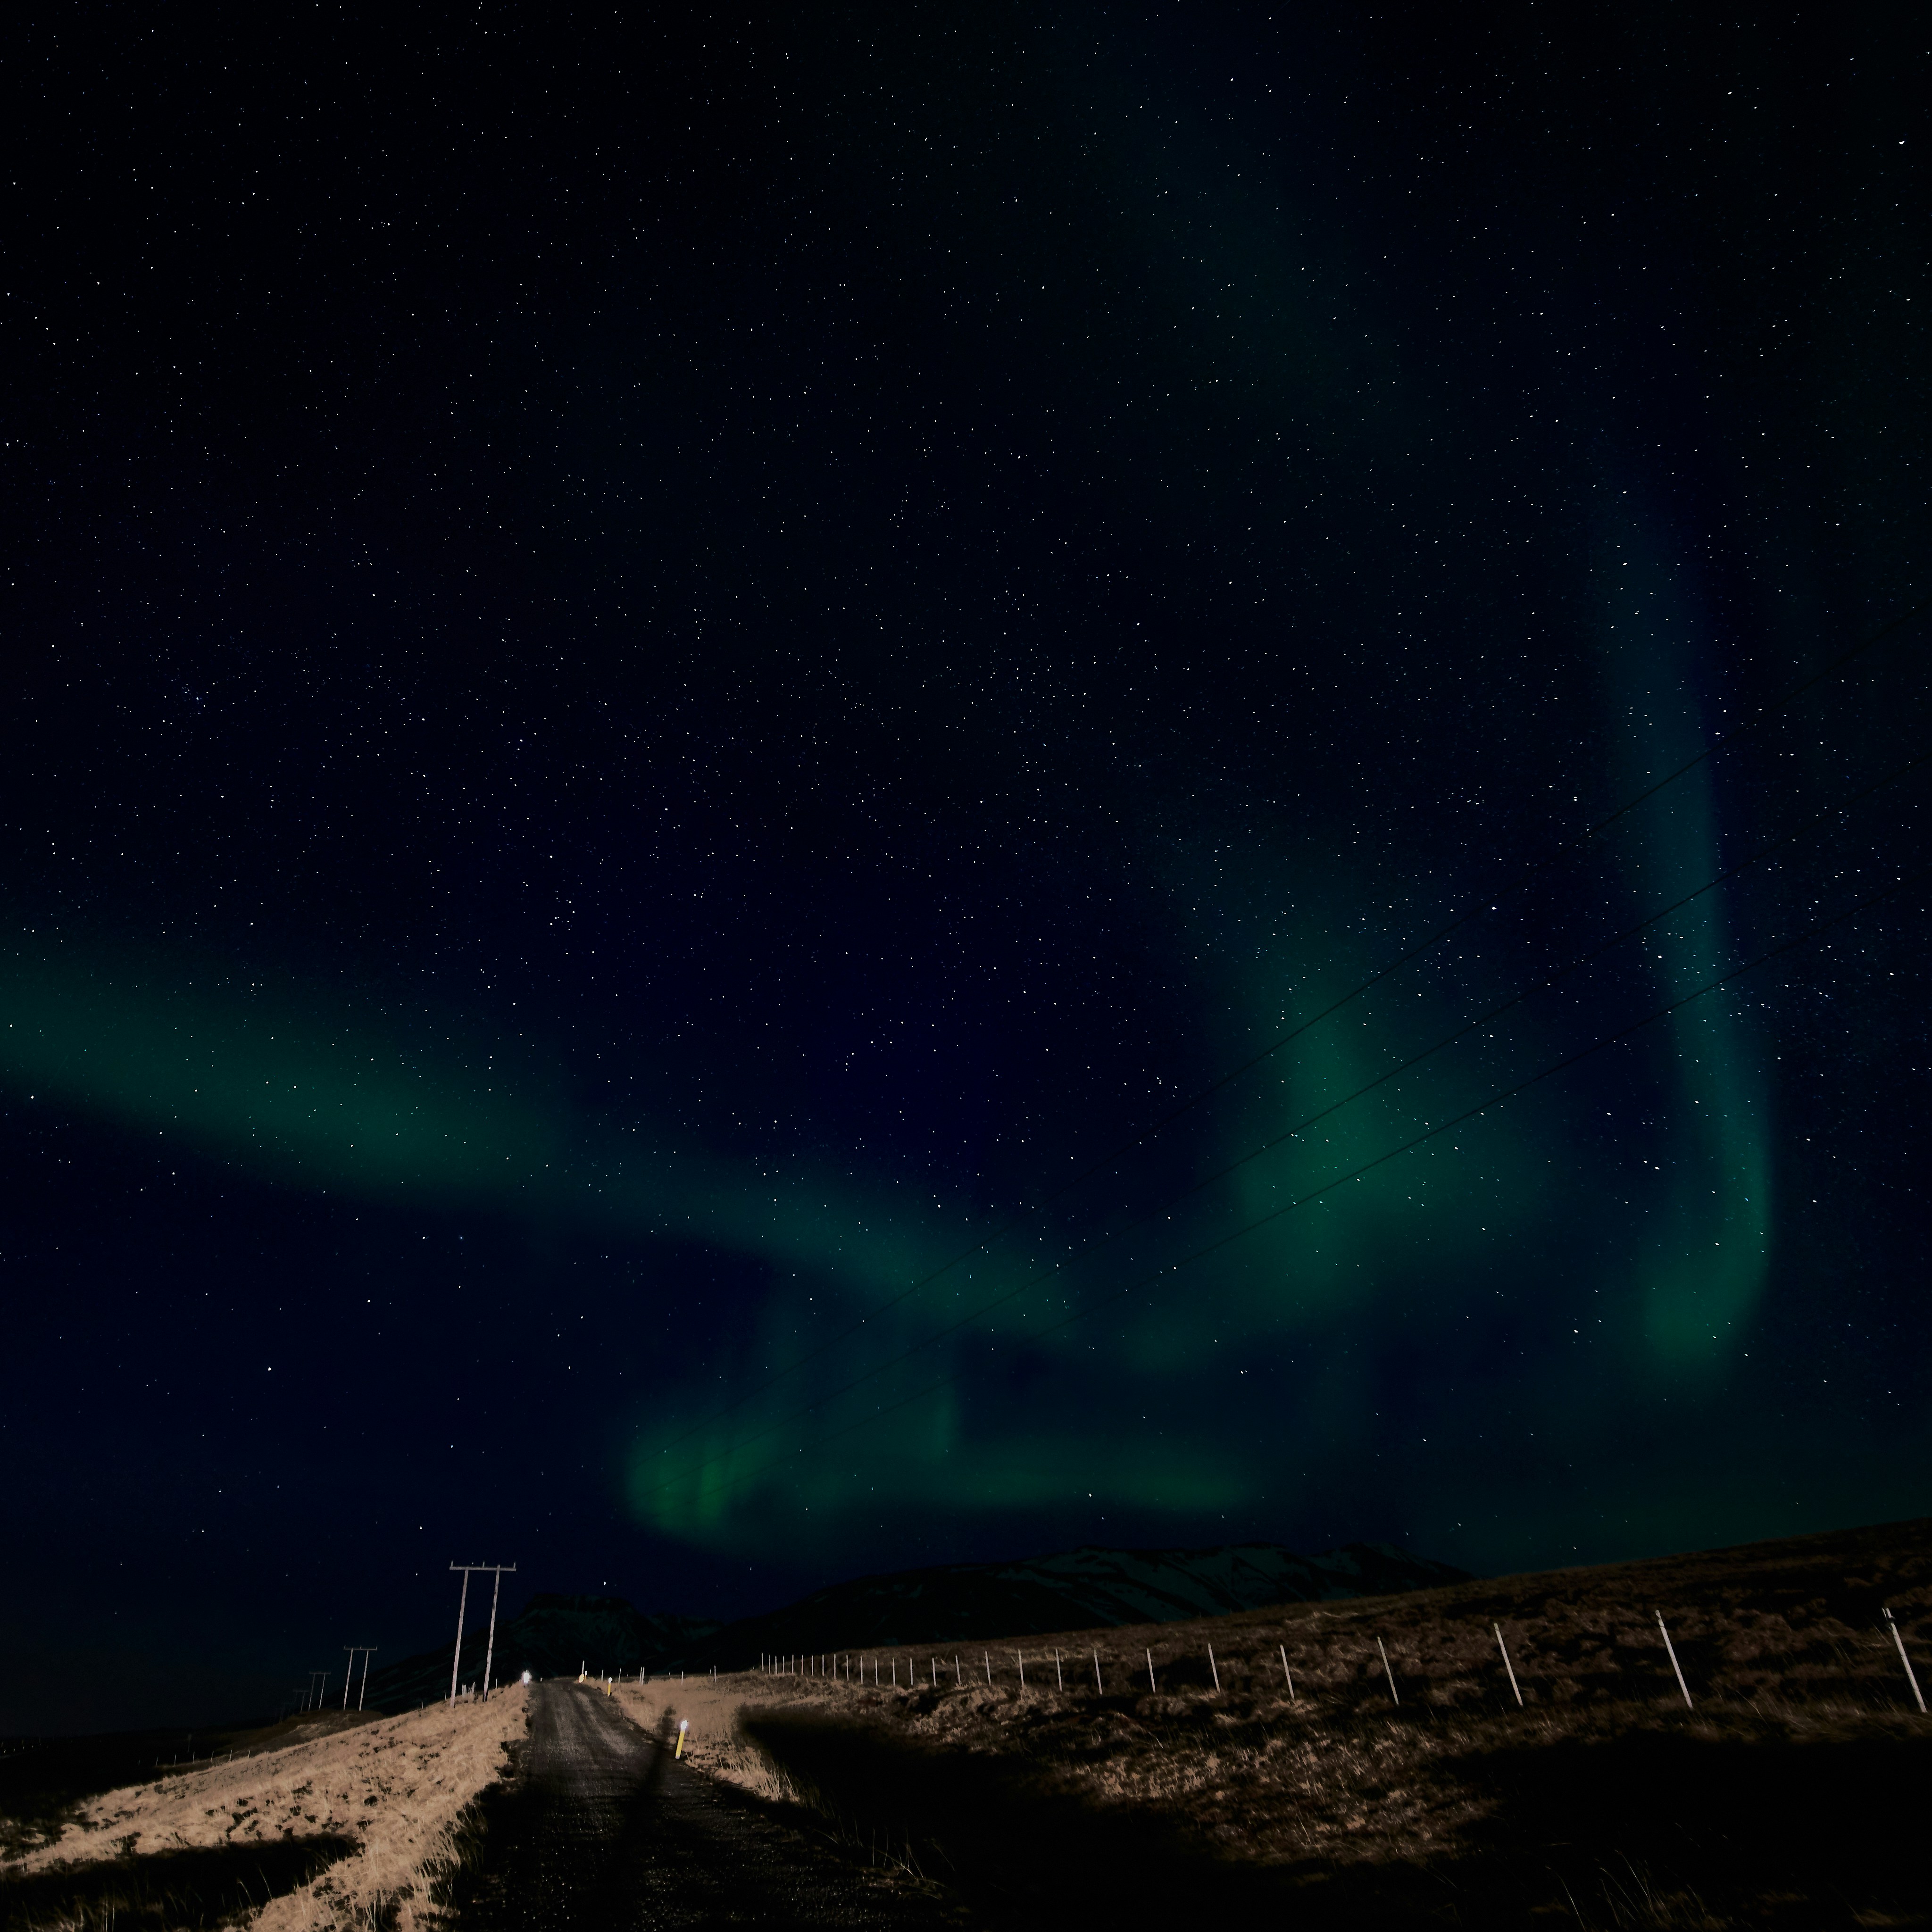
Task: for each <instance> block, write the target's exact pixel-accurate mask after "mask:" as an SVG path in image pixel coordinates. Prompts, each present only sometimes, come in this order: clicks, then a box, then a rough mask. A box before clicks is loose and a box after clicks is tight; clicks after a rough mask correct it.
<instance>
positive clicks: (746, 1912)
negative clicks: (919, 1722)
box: [452, 1684, 961, 1932]
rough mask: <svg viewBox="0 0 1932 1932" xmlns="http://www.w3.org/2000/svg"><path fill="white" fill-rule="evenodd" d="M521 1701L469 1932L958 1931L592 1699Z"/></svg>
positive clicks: (573, 1692)
mask: <svg viewBox="0 0 1932 1932" xmlns="http://www.w3.org/2000/svg"><path fill="white" fill-rule="evenodd" d="M530 1695H531V1709H530V1730H529V1738H528V1739H527V1741H526V1742H525V1743H524V1744H523V1746H522V1747H521V1748H520V1752H519V1757H520V1763H519V1767H518V1771H517V1775H516V1776H515V1777H514V1778H513V1779H512V1781H511V1783H510V1784H508V1785H507V1786H505V1787H502V1789H500V1790H498V1791H496V1792H495V1793H491V1794H490V1796H488V1797H487V1799H485V1801H484V1815H485V1819H486V1823H485V1827H484V1836H483V1842H482V1845H481V1855H480V1858H479V1860H478V1863H477V1864H475V1866H474V1867H472V1869H470V1870H469V1871H467V1872H466V1873H464V1874H463V1877H462V1878H461V1879H460V1881H459V1882H458V1885H457V1887H456V1891H455V1898H454V1900H453V1901H452V1902H453V1903H454V1904H455V1908H456V1916H457V1921H458V1924H459V1926H460V1927H461V1928H462V1932H659V1928H666V1932H670V1928H678V1932H682V1928H684V1927H709V1926H726V1925H730V1926H740V1925H766V1926H819V1925H823V1926H841V1927H892V1928H898V1927H920V1928H926V1927H938V1926H941V1925H948V1926H954V1927H956V1926H958V1925H959V1924H960V1923H961V1921H960V1919H959V1917H958V1916H957V1915H956V1914H954V1913H953V1912H949V1911H947V1909H945V1908H944V1907H942V1906H940V1905H938V1904H937V1903H934V1902H932V1901H931V1900H928V1899H927V1898H926V1897H924V1896H923V1895H922V1894H918V1893H916V1892H913V1891H909V1890H907V1889H905V1888H898V1887H896V1886H895V1885H894V1884H893V1883H892V1882H890V1881H889V1879H887V1878H886V1876H883V1875H881V1874H877V1873H872V1872H871V1871H868V1870H866V1869H865V1867H862V1866H859V1865H856V1864H853V1863H849V1862H847V1861H845V1860H844V1859H842V1858H840V1857H838V1855H836V1853H835V1852H833V1851H832V1849H831V1848H830V1847H829V1846H826V1845H825V1844H823V1843H820V1842H818V1841H815V1840H814V1839H813V1838H810V1837H808V1836H807V1835H805V1834H804V1833H802V1832H795V1831H793V1830H791V1829H789V1828H788V1827H787V1826H784V1825H783V1824H781V1823H778V1821H776V1820H774V1819H772V1818H771V1817H769V1816H767V1815H766V1814H764V1813H763V1812H762V1811H760V1808H758V1807H757V1805H754V1803H753V1802H751V1801H750V1800H749V1799H745V1798H743V1797H742V1796H739V1794H738V1793H736V1792H733V1791H732V1790H730V1789H729V1788H728V1787H720V1786H719V1785H718V1784H715V1783H714V1782H713V1781H711V1780H710V1779H709V1778H706V1777H704V1776H703V1775H702V1774H701V1773H700V1772H694V1771H693V1770H692V1769H691V1768H690V1767H689V1766H686V1765H682V1764H679V1763H676V1761H675V1760H673V1757H672V1756H671V1754H670V1751H669V1750H668V1749H667V1748H663V1747H661V1746H660V1745H658V1743H657V1742H655V1740H654V1739H652V1738H650V1737H649V1736H646V1734H645V1733H643V1731H641V1730H639V1729H638V1728H637V1726H636V1725H635V1724H632V1723H631V1721H629V1720H628V1718H625V1716H624V1715H623V1714H622V1712H621V1711H620V1710H619V1709H618V1708H617V1706H616V1704H615V1703H613V1701H612V1700H610V1699H609V1698H607V1697H605V1696H604V1694H602V1692H601V1691H599V1690H597V1689H595V1688H590V1687H588V1686H584V1685H575V1684H541V1685H535V1686H533V1687H532V1691H531V1694H530Z"/></svg>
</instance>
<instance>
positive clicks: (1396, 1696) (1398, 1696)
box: [1376, 1632, 1402, 1704]
mask: <svg viewBox="0 0 1932 1932" xmlns="http://www.w3.org/2000/svg"><path fill="white" fill-rule="evenodd" d="M1376 1649H1378V1650H1379V1651H1380V1652H1382V1668H1383V1670H1385V1671H1387V1672H1388V1681H1389V1697H1390V1698H1391V1700H1392V1701H1394V1703H1398V1704H1400V1703H1401V1702H1402V1693H1401V1692H1400V1691H1398V1690H1397V1688H1395V1670H1394V1666H1393V1665H1391V1664H1390V1662H1389V1661H1388V1645H1387V1644H1385V1643H1383V1641H1382V1637H1381V1634H1380V1633H1379V1632H1378V1633H1377V1634H1376Z"/></svg>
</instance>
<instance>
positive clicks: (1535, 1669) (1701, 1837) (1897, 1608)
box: [664, 1522, 1932, 1928]
mask: <svg viewBox="0 0 1932 1932" xmlns="http://www.w3.org/2000/svg"><path fill="white" fill-rule="evenodd" d="M1887 1606H1888V1607H1890V1608H1891V1610H1893V1612H1894V1614H1895V1616H1896V1617H1897V1621H1898V1626H1899V1628H1900V1631H1902V1633H1903V1636H1904V1639H1905V1641H1906V1646H1907V1649H1908V1651H1909V1652H1910V1653H1911V1654H1912V1656H1913V1658H1914V1659H1915V1662H1916V1663H1917V1664H1918V1667H1919V1670H1920V1679H1921V1685H1924V1686H1925V1688H1927V1690H1928V1691H1932V1523H1924V1522H1919V1523H1904V1524H1895V1525H1891V1526H1885V1527H1882V1528H1879V1529H1867V1530H1861V1531H1857V1532H1848V1533H1846V1534H1843V1535H1830V1536H1823V1537H1814V1538H1802V1539H1796V1540H1793V1541H1785V1542H1780V1543H1775V1544H1758V1545H1754V1546H1751V1547H1746V1548H1743V1549H1739V1550H1720V1551H1712V1552H1708V1553H1702V1554H1699V1555H1696V1556H1684V1557H1675V1558H1669V1559H1660V1560H1658V1561H1655V1562H1642V1563H1631V1564H1624V1565H1614V1566H1610V1567H1607V1568H1597V1569H1584V1570H1571V1571H1556V1572H1552V1573H1549V1574H1543V1575H1538V1576H1531V1577H1511V1578H1506V1579H1502V1580H1491V1581H1487V1582H1478V1583H1462V1584H1458V1585H1456V1586H1451V1587H1449V1588H1446V1589H1439V1590H1434V1591H1430V1592H1419V1593H1415V1594H1412V1595H1403V1596H1400V1597H1397V1598H1383V1599H1380V1600H1373V1601H1358V1602H1352V1603H1348V1604H1341V1605H1334V1604H1327V1605H1312V1604H1310V1605H1295V1606H1292V1607H1282V1608H1280V1609H1277V1610H1272V1611H1259V1612H1249V1613H1242V1614H1239V1615H1236V1616H1229V1617H1226V1618H1220V1619H1212V1620H1203V1621H1201V1622H1196V1623H1189V1624H1173V1623H1166V1624H1161V1625H1149V1626H1147V1627H1145V1628H1140V1629H1136V1630H1125V1629H1110V1630H1106V1631H1068V1632H1064V1633H1062V1634H1061V1635H1059V1636H1058V1637H1047V1638H1039V1637H1032V1638H1028V1639H1025V1640H1016V1641H1014V1642H1010V1643H1002V1642H1000V1641H998V1640H988V1641H986V1642H983V1643H980V1644H978V1645H975V1646H971V1647H970V1648H968V1647H967V1646H958V1647H956V1649H955V1647H949V1648H948V1649H947V1651H946V1652H945V1654H944V1657H943V1658H941V1657H939V1656H938V1655H936V1653H935V1651H934V1649H932V1648H930V1647H929V1648H924V1649H900V1650H897V1651H884V1652H865V1653H864V1654H863V1655H864V1658H865V1672H866V1676H867V1677H868V1679H869V1678H870V1676H871V1666H872V1664H873V1663H874V1662H875V1661H876V1662H877V1664H878V1665H879V1667H880V1677H881V1678H882V1679H883V1688H879V1689H874V1688H872V1687H871V1684H870V1682H868V1683H867V1685H866V1687H865V1688H864V1689H863V1690H861V1689H859V1688H858V1687H857V1684H856V1673H855V1675H854V1676H853V1678H851V1679H848V1678H847V1676H846V1675H845V1670H844V1659H843V1658H840V1659H839V1660H838V1666H839V1674H838V1676H837V1678H836V1679H829V1678H820V1677H817V1676H812V1675H807V1676H804V1677H801V1678H797V1679H781V1680H778V1681H776V1682H772V1681H770V1680H766V1681H764V1682H759V1681H757V1680H742V1679H741V1680H738V1682H736V1684H735V1685H724V1686H721V1693H720V1695H721V1697H735V1698H736V1700H737V1701H738V1703H739V1705H740V1706H741V1707H742V1708H741V1709H740V1711H739V1719H738V1721H739V1725H740V1727H741V1730H742V1735H743V1736H745V1737H746V1738H747V1739H748V1740H749V1741H750V1742H752V1743H753V1744H754V1745H756V1746H757V1748H758V1750H759V1751H760V1752H761V1753H762V1754H763V1758H764V1760H765V1762H766V1767H767V1769H768V1772H769V1776H770V1777H771V1778H775V1779H776V1780H777V1781H778V1783H779V1784H781V1787H783V1788H785V1789H787V1790H790V1793H792V1794H793V1796H795V1797H796V1798H797V1799H799V1801H800V1802H805V1803H807V1804H809V1805H811V1806H812V1807H814V1808H816V1809H817V1811H820V1814H823V1815H824V1816H826V1817H830V1818H832V1819H835V1820H838V1821H839V1822H840V1823H841V1827H842V1829H847V1830H848V1831H849V1832H852V1833H853V1834H855V1835H857V1836H859V1837H860V1838H866V1839H869V1841H871V1842H875V1843H890V1844H892V1846H895V1847H896V1848H897V1855H900V1856H901V1857H903V1858H904V1859H906V1860H907V1861H908V1862H909V1863H910V1864H913V1865H915V1866H916V1867H918V1868H919V1869H920V1870H924V1871H926V1872H927V1873H929V1874H931V1875H932V1876H935V1877H936V1878H940V1879H944V1881H945V1882H947V1883H949V1884H950V1885H953V1886H954V1887H955V1888H957V1889H958V1890H959V1891H961V1892H962V1894H964V1895H965V1897H967V1898H968V1900H971V1901H973V1902H976V1903H978V1904H980V1906H982V1907H983V1909H986V1911H987V1912H989V1914H990V1915H992V1916H993V1917H995V1918H998V1919H1001V1920H1003V1921H1006V1922H1011V1923H1014V1924H1023V1923H1031V1922H1040V1923H1045V1922H1047V1921H1049V1920H1054V1919H1056V1918H1057V1919H1059V1920H1061V1921H1063V1922H1064V1921H1065V1920H1066V1918H1067V1915H1069V1914H1074V1915H1091V1914H1093V1913H1094V1912H1100V1911H1104V1912H1106V1914H1107V1915H1109V1917H1110V1918H1112V1920H1114V1921H1115V1922H1129V1923H1135V1924H1140V1923H1154V1922H1156V1921H1160V1920H1161V1919H1163V1918H1166V1917H1167V1916H1169V1915H1172V1914H1173V1913H1175V1912H1182V1911H1184V1912H1189V1913H1190V1914H1192V1913H1195V1912H1199V1910H1201V1909H1203V1908H1204V1907H1207V1908H1210V1909H1228V1910H1231V1911H1245V1910H1250V1909H1254V1910H1266V1911H1269V1912H1280V1910H1282V1909H1286V1908H1288V1907H1289V1906H1292V1909H1294V1911H1295V1915H1296V1918H1297V1921H1298V1922H1300V1923H1304V1924H1321V1925H1327V1924H1338V1925H1340V1924H1348V1925H1352V1926H1360V1925H1364V1924H1391V1925H1435V1924H1441V1925H1476V1924H1480V1925H1485V1926H1487V1925H1508V1924H1518V1923H1522V1924H1530V1923H1532V1922H1534V1923H1538V1924H1541V1923H1544V1922H1550V1921H1555V1922H1558V1923H1564V1922H1568V1923H1573V1924H1583V1925H1589V1926H1603V1927H1612V1926H1671V1927H1686V1928H1691V1927H1696V1928H1718V1927H1747V1926H1749V1927H1759V1926H1784V1925H1789V1926H1791V1927H1814V1926H1817V1925H1820V1924H1826V1923H1833V1924H1865V1925H1873V1926H1876V1925H1900V1926H1902V1925H1932V1909H1928V1900H1932V1880H1928V1878H1927V1874H1926V1872H1925V1870H1924V1861H1923V1858H1922V1855H1921V1842H1922V1839H1923V1836H1924V1827H1923V1819H1922V1813H1923V1808H1924V1793H1926V1792H1927V1790H1932V1720H1927V1718H1924V1717H1922V1716H1921V1715H1919V1713H1918V1709H1917V1707H1916V1706H1915V1703H1913V1700H1912V1694H1911V1691H1910V1689H1909V1686H1908V1685H1907V1682H1906V1677H1905V1675H1904V1673H1903V1670H1902V1668H1901V1667H1900V1662H1899V1658H1898V1655H1897V1650H1896V1649H1894V1646H1893V1645H1892V1643H1891V1638H1890V1637H1889V1636H1888V1634H1887V1632H1886V1631H1885V1627H1884V1625H1883V1623H1882V1617H1881V1611H1882V1608H1884V1607H1887ZM1660 1612H1661V1613H1662V1614H1663V1616H1664V1619H1665V1620H1666V1622H1667V1624H1668V1625H1669V1628H1670V1635H1671V1637H1672V1639H1673V1641H1674V1643H1676V1649H1677V1654H1678V1658H1679V1662H1680V1663H1681V1664H1682V1668H1683V1671H1684V1674H1685V1681H1686V1682H1687V1684H1688V1688H1689V1691H1690V1693H1691V1697H1692V1699H1693V1700H1694V1708H1688V1709H1687V1708H1686V1706H1685V1700H1684V1697H1683V1696H1682V1694H1681V1693H1680V1691H1679V1688H1678V1685H1677V1682H1676V1678H1675V1676H1674V1675H1673V1671H1672V1668H1671V1665H1670V1660H1669V1658H1668V1655H1667V1652H1666V1651H1665V1649H1664V1642H1663V1639H1662V1637H1661V1634H1660V1632H1659V1631H1658V1625H1657V1622H1656V1618H1657V1615H1658V1613H1660ZM1497 1626H1500V1627H1501V1630H1502V1635H1503V1637H1504V1639H1505V1641H1506V1642H1507V1643H1508V1645H1509V1646H1510V1652H1511V1658H1512V1660H1513V1661H1514V1664H1515V1667H1516V1670H1517V1679H1518V1683H1519V1685H1520V1691H1521V1694H1522V1697H1523V1703H1522V1704H1521V1705H1520V1706H1519V1705H1518V1704H1517V1701H1516V1697H1515V1695H1514V1694H1513V1693H1512V1691H1511V1688H1510V1685H1509V1682H1508V1676H1506V1674H1505V1670H1504V1668H1503V1664H1502V1657H1501V1655H1500V1652H1499V1649H1498V1645H1497V1640H1496V1627H1497ZM1210 1645H1212V1646H1213V1651H1214V1662H1213V1664H1210V1661H1209V1655H1208V1647H1209V1646H1210ZM1055 1650H1058V1651H1059V1652H1061V1658H1062V1661H1061V1676H1062V1677H1063V1679H1064V1688H1059V1686H1058V1685H1057V1684H1056V1680H1055V1669H1054V1664H1053V1661H1052V1653H1053V1652H1055ZM1284 1650H1285V1651H1286V1658H1287V1663H1288V1666H1289V1668H1290V1669H1292V1671H1293V1673H1294V1679H1295V1683H1294V1694H1293V1695H1292V1696H1291V1695H1290V1694H1289V1687H1288V1685H1287V1684H1286V1681H1285V1679H1284V1675H1283V1652H1284ZM1096 1651H1097V1652H1099V1654H1100V1666H1101V1674H1102V1688H1100V1690H1098V1691H1097V1690H1096V1689H1095V1688H1094V1675H1093V1673H1094V1663H1093V1654H1094V1652H1096ZM1150 1652H1151V1656H1152V1663H1153V1669H1154V1679H1155V1686H1156V1688H1149V1684H1148V1676H1147V1670H1148V1653H1150ZM1385 1652H1386V1655H1387V1658H1388V1667H1387V1668H1386V1669H1385V1666H1384V1663H1383V1656H1384V1653H1385ZM1016 1653H1019V1655H1016ZM956 1654H957V1656H958V1659H959V1661H958V1664H957V1666H956V1665H955V1661H954V1658H955V1655H956ZM1022 1661H1024V1664H1025V1673H1026V1685H1025V1688H1024V1689H1022V1688H1021V1685H1020V1682H1019V1670H1020V1666H1021V1663H1022ZM935 1666H937V1672H938V1683H937V1684H936V1685H935V1682H934V1677H935ZM989 1666H990V1670H991V1673H992V1682H991V1684H990V1685H989V1683H988V1681H987V1675H988V1670H989ZM807 1668H808V1671H810V1670H814V1669H815V1668H816V1664H815V1662H811V1663H808V1666H807ZM1217 1671H1218V1673H1219V1676H1220V1688H1219V1689H1218V1690H1217V1689H1216V1688H1215V1687H1214V1676H1215V1673H1217ZM895 1675H896V1676H897V1677H898V1687H899V1688H897V1689H896V1690H895V1688H893V1685H892V1679H893V1677H894V1676H895ZM1391 1676H1393V1679H1394V1684H1393V1688H1392V1687H1391V1682H1390V1679H1391ZM962 1680H963V1681H962ZM909 1684H910V1687H911V1688H907V1687H908V1685H909ZM679 1688H680V1687H678V1686H676V1685H672V1686H669V1687H664V1694H665V1695H666V1696H667V1697H670V1699H671V1700H672V1701H673V1702H675V1701H676V1698H677V1697H678V1695H679ZM683 1695H684V1699H685V1703H686V1704H687V1705H688V1706H689V1708H690V1709H691V1711H692V1712H693V1713H694V1724H697V1725H698V1726H699V1727H700V1728H709V1729H711V1730H715V1729H716V1728H718V1727H719V1726H720V1725H721V1724H722V1722H723V1716H722V1713H721V1712H715V1713H714V1711H713V1709H710V1708H706V1709H704V1711H703V1714H702V1716H701V1717H700V1716H699V1715H696V1714H697V1713H698V1712H699V1709H700V1699H701V1700H704V1702H705V1703H706V1705H707V1706H709V1697H710V1694H709V1693H708V1692H706V1691H701V1690H700V1688H698V1687H696V1686H693V1687H691V1688H689V1689H688V1691H685V1692H684V1693H683ZM1398 1700H1399V1701H1398Z"/></svg>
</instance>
